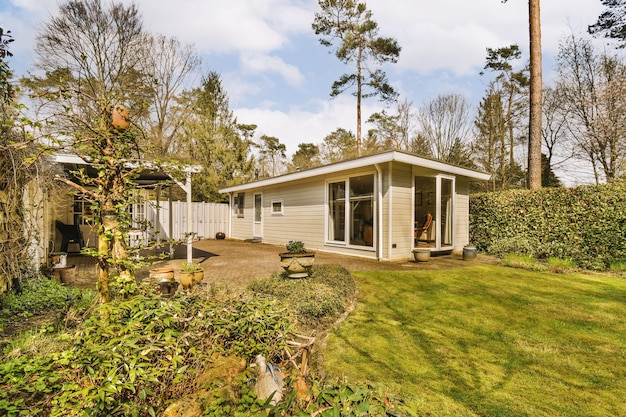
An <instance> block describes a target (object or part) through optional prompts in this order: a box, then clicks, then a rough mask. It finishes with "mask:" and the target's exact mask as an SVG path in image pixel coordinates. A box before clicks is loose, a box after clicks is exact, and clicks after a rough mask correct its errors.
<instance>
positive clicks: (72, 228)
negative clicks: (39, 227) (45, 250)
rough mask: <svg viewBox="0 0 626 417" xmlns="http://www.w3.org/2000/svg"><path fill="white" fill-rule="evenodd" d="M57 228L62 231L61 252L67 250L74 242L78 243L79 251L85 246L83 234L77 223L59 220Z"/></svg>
mask: <svg viewBox="0 0 626 417" xmlns="http://www.w3.org/2000/svg"><path fill="white" fill-rule="evenodd" d="M55 224H56V228H57V230H58V231H59V233H61V252H67V248H68V246H69V245H70V244H71V243H73V244H76V245H78V252H80V251H81V249H82V248H83V247H84V246H85V242H84V241H83V234H82V233H81V231H80V227H78V225H77V224H65V223H63V222H62V221H59V220H57V221H56V222H55Z"/></svg>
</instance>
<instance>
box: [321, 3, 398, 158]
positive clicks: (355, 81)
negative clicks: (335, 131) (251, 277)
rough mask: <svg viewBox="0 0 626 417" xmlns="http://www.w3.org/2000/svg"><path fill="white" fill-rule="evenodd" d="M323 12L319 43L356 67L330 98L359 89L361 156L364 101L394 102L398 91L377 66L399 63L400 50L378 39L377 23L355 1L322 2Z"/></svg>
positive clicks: (358, 145) (389, 40) (390, 41)
mask: <svg viewBox="0 0 626 417" xmlns="http://www.w3.org/2000/svg"><path fill="white" fill-rule="evenodd" d="M319 6H320V9H321V11H320V12H317V13H315V20H314V22H313V24H312V27H313V30H315V34H316V35H320V43H321V44H322V45H324V46H327V47H331V46H333V44H336V47H335V56H336V57H337V58H338V59H339V60H340V61H341V62H343V63H344V64H349V63H352V64H354V72H352V73H348V74H343V75H342V76H341V77H340V78H339V80H337V81H335V82H334V83H333V85H332V90H331V93H330V95H331V97H336V96H338V95H340V94H342V93H343V92H345V91H347V90H348V89H350V88H352V87H355V86H356V91H355V92H354V93H353V95H354V96H355V97H356V100H357V105H356V113H357V124H356V154H357V156H360V155H361V152H362V137H361V101H362V99H364V98H368V97H372V96H378V97H379V98H380V99H381V100H382V101H393V100H395V99H396V97H397V93H396V91H395V90H394V89H393V87H392V86H391V85H390V84H389V82H388V81H387V75H386V74H385V72H384V71H383V70H382V69H380V68H375V67H374V65H378V66H379V65H382V64H384V63H387V62H390V63H396V62H397V61H398V57H399V56H400V50H401V48H400V46H399V45H398V42H397V41H396V40H395V39H393V38H385V37H380V36H378V23H376V22H375V21H374V20H372V12H371V11H370V10H368V9H367V6H366V4H365V3H360V2H358V1H355V0H319Z"/></svg>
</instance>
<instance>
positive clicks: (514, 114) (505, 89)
mask: <svg viewBox="0 0 626 417" xmlns="http://www.w3.org/2000/svg"><path fill="white" fill-rule="evenodd" d="M521 57H522V52H521V51H520V49H519V46H518V45H510V46H508V47H503V48H498V49H492V48H487V58H486V63H485V67H484V69H486V70H490V71H493V72H495V73H496V74H497V75H496V77H495V80H493V81H492V83H491V84H490V87H489V88H490V89H492V90H496V91H498V94H499V95H500V97H501V98H502V100H503V106H504V119H505V124H506V132H507V138H508V145H506V147H507V148H508V159H509V161H508V163H507V164H505V163H504V161H502V163H501V164H500V167H501V168H504V167H507V166H508V167H509V169H514V167H515V166H516V163H515V148H516V146H517V145H518V143H519V142H520V141H519V138H520V137H523V138H526V137H527V136H528V131H527V130H526V128H524V129H523V130H522V131H521V132H520V131H519V129H517V127H518V126H520V125H524V123H523V122H522V120H523V116H525V115H526V114H527V112H528V84H529V79H528V75H527V69H526V68H523V69H520V70H517V71H515V70H514V68H513V62H514V61H516V60H519V59H521ZM503 146H505V145H503ZM503 156H504V155H503ZM501 175H502V177H503V178H504V177H505V176H506V175H507V174H506V173H505V172H502V173H501Z"/></svg>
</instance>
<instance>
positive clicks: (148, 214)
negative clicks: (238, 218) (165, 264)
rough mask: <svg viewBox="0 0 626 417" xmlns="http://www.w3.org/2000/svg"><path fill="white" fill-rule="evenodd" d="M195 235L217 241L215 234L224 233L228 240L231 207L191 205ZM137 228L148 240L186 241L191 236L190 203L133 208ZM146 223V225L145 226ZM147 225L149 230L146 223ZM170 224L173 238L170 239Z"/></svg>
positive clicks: (141, 204)
mask: <svg viewBox="0 0 626 417" xmlns="http://www.w3.org/2000/svg"><path fill="white" fill-rule="evenodd" d="M191 204H192V208H191V209H192V213H193V214H192V216H191V225H192V228H191V232H192V233H193V235H194V236H193V237H194V239H215V234H216V233H218V232H222V233H224V234H226V237H228V216H229V213H230V210H229V206H228V204H224V203H202V202H200V203H191ZM132 214H133V220H134V224H133V227H136V228H138V229H144V230H146V234H144V235H143V236H142V237H143V238H145V239H150V240H152V239H157V238H158V239H160V240H165V239H170V238H173V239H185V238H186V235H187V203H186V202H184V201H173V202H172V209H171V214H170V203H169V202H168V201H160V202H159V207H158V208H157V202H156V201H155V200H151V201H146V202H143V203H136V204H133V207H132ZM142 221H143V224H142ZM146 221H147V228H146V226H145V223H146ZM170 221H171V222H172V227H171V230H172V234H171V236H170Z"/></svg>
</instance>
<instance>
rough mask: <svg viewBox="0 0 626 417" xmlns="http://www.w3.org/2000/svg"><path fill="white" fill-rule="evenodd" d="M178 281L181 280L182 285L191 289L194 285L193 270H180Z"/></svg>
mask: <svg viewBox="0 0 626 417" xmlns="http://www.w3.org/2000/svg"><path fill="white" fill-rule="evenodd" d="M178 282H180V285H182V286H183V288H184V289H186V290H188V289H190V288H191V287H193V272H182V271H181V272H179V273H178Z"/></svg>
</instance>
